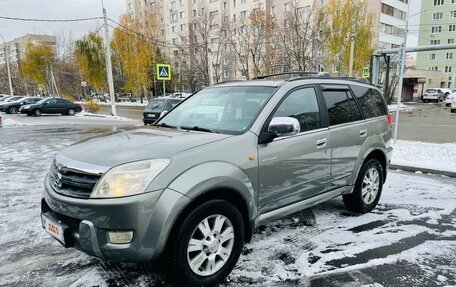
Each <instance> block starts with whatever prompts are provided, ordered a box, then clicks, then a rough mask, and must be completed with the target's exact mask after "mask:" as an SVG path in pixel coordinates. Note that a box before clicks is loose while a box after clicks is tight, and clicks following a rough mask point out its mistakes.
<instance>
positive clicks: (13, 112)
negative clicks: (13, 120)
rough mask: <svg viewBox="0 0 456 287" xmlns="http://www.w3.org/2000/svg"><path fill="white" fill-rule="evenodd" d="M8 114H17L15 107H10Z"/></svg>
mask: <svg viewBox="0 0 456 287" xmlns="http://www.w3.org/2000/svg"><path fill="white" fill-rule="evenodd" d="M8 113H9V114H17V108H16V107H11V108H9V109H8Z"/></svg>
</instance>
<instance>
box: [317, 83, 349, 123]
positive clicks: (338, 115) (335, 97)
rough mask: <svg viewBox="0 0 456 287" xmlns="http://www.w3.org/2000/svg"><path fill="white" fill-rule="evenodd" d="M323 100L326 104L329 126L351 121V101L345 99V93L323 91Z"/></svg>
mask: <svg viewBox="0 0 456 287" xmlns="http://www.w3.org/2000/svg"><path fill="white" fill-rule="evenodd" d="M323 98H324V99H325V102H326V108H327V109H328V116H329V124H330V125H331V126H334V125H340V124H343V123H348V122H351V121H352V114H351V107H350V103H351V101H349V99H348V97H347V91H324V92H323ZM352 103H353V102H352Z"/></svg>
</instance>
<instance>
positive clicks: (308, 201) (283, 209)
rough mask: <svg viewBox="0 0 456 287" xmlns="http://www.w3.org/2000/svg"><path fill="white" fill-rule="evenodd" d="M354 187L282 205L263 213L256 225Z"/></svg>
mask: <svg viewBox="0 0 456 287" xmlns="http://www.w3.org/2000/svg"><path fill="white" fill-rule="evenodd" d="M352 188H353V186H344V187H340V188H337V189H334V190H331V191H328V192H325V193H323V194H320V195H317V196H314V197H311V198H308V199H305V200H303V201H299V202H296V203H293V204H290V205H287V206H284V207H281V208H278V209H275V210H272V211H269V212H266V213H264V214H261V215H260V216H259V217H258V219H257V222H256V224H255V225H256V226H258V225H260V224H263V223H265V222H267V221H271V220H275V219H279V218H282V217H285V216H287V215H290V214H293V213H295V212H298V211H301V210H304V209H306V208H309V207H312V206H314V205H317V204H319V203H322V202H325V201H328V200H330V199H333V198H334V197H337V196H339V195H342V194H346V193H349V192H350V191H351V189H352Z"/></svg>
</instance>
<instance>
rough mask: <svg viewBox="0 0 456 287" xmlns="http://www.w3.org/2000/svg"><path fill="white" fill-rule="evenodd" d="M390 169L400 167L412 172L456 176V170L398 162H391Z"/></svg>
mask: <svg viewBox="0 0 456 287" xmlns="http://www.w3.org/2000/svg"><path fill="white" fill-rule="evenodd" d="M389 169H400V170H405V171H410V172H416V171H421V172H423V173H431V174H437V175H445V176H449V177H456V172H453V171H447V170H438V169H430V168H422V167H414V166H405V165H398V164H390V165H389Z"/></svg>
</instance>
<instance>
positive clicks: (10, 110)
mask: <svg viewBox="0 0 456 287" xmlns="http://www.w3.org/2000/svg"><path fill="white" fill-rule="evenodd" d="M42 99H43V98H37V97H27V98H23V99H20V100H17V101H14V102H8V103H5V104H3V105H2V108H1V110H2V111H4V112H5V113H7V114H17V112H19V109H20V108H21V107H22V106H24V105H31V104H34V103H36V102H38V101H41V100H42Z"/></svg>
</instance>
